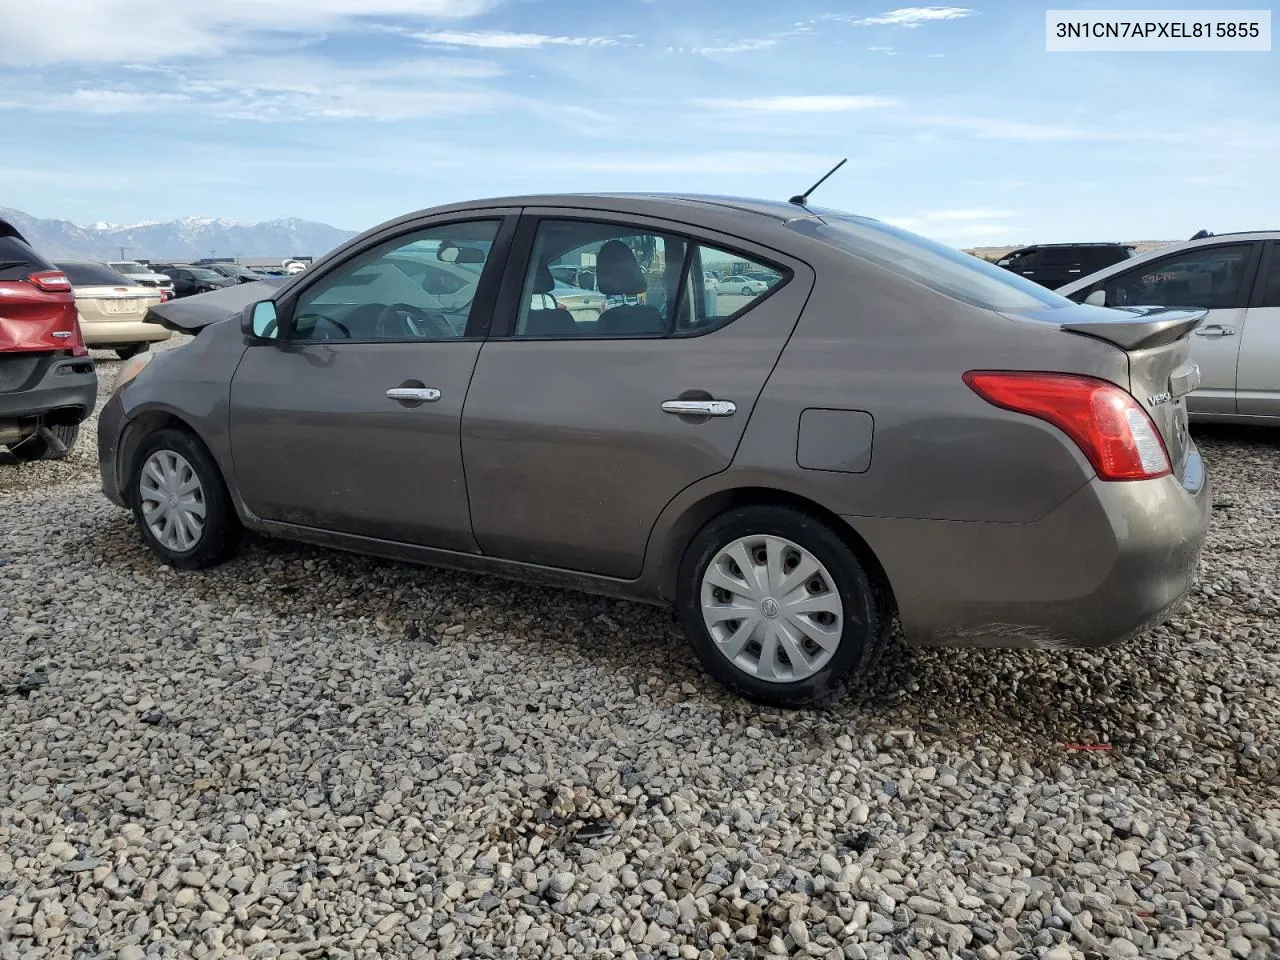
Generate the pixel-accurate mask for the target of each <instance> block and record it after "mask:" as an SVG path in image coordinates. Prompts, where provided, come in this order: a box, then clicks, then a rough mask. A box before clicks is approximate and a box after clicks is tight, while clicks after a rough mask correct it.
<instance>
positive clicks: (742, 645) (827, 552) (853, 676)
mask: <svg viewBox="0 0 1280 960" xmlns="http://www.w3.org/2000/svg"><path fill="white" fill-rule="evenodd" d="M678 576H679V584H678V590H677V605H678V607H679V614H680V619H681V623H682V625H683V626H684V630H685V633H686V635H687V636H688V638H689V642H690V643H691V644H692V646H693V649H694V651H695V652H696V653H697V655H698V658H699V660H701V661H702V665H703V666H704V667H705V668H706V669H707V671H708V672H709V673H710V674H711V675H712V676H713V677H715V678H716V679H717V680H719V681H720V682H721V683H722V684H724V685H725V686H726V687H728V688H729V689H730V690H733V691H734V692H736V693H739V694H742V695H743V696H746V697H749V698H750V699H753V700H758V701H762V702H765V703H772V704H778V705H780V706H793V707H795V706H804V705H806V704H812V703H817V702H822V701H827V700H833V699H836V698H838V697H840V696H842V695H844V694H845V693H846V692H847V691H848V690H850V689H851V688H852V687H853V686H855V685H856V684H857V683H858V682H859V681H860V680H862V679H863V678H864V677H865V676H866V675H867V674H868V673H869V672H870V670H871V668H872V667H873V666H874V664H875V662H876V661H877V660H878V659H879V656H880V654H881V653H882V652H883V651H884V649H885V647H886V646H887V645H888V642H889V636H890V634H889V616H888V613H889V611H888V610H887V603H886V601H885V599H884V596H883V591H881V590H880V589H879V588H878V587H877V585H876V583H875V581H874V580H873V579H872V577H871V576H870V575H869V574H868V572H867V570H866V569H865V567H864V566H863V564H862V563H861V562H860V561H859V559H858V557H857V555H856V554H855V553H854V551H853V550H852V549H850V547H849V545H848V544H846V543H845V542H844V540H842V539H841V538H840V536H839V535H837V534H836V533H835V532H834V531H833V530H831V529H830V528H829V527H828V526H827V525H826V524H824V523H823V522H822V521H821V520H819V519H817V518H816V517H813V516H811V515H809V514H806V513H804V512H802V511H799V510H793V509H790V508H786V507H768V506H752V507H743V508H739V509H735V510H731V511H729V512H727V513H725V514H722V515H721V516H719V517H717V518H716V519H715V520H712V521H711V522H710V523H708V524H707V525H706V526H705V527H703V528H702V530H700V531H699V532H698V533H697V534H696V535H695V536H694V538H693V541H692V542H691V543H690V544H689V547H688V549H687V550H686V552H685V556H684V559H683V561H682V562H681V565H680V572H679V574H678Z"/></svg>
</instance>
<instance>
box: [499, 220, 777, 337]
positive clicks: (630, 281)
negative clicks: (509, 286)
mask: <svg viewBox="0 0 1280 960" xmlns="http://www.w3.org/2000/svg"><path fill="white" fill-rule="evenodd" d="M786 278H787V275H786V274H785V273H784V272H783V271H781V270H779V269H776V268H774V267H772V266H770V265H768V264H764V263H760V262H759V261H756V260H753V259H751V258H749V257H745V256H742V255H741V254H738V253H734V252H730V251H728V250H723V249H720V248H718V247H712V246H709V245H707V244H699V243H695V242H694V241H693V240H692V239H690V238H688V237H683V236H679V235H676V234H669V233H665V232H656V231H650V230H646V229H644V228H640V227H634V226H626V225H623V224H617V223H607V222H598V221H591V220H557V219H551V218H548V219H546V220H543V221H541V222H540V223H539V224H538V233H537V236H536V238H535V240H534V245H533V256H532V257H531V258H530V260H529V266H528V270H527V271H526V275H525V286H524V293H523V295H522V296H521V298H520V313H519V315H518V316H517V319H516V329H515V335H516V336H517V337H549V338H554V339H564V338H568V337H594V338H600V339H614V338H619V337H662V336H671V335H676V336H679V335H682V334H683V335H696V334H701V333H709V332H710V331H712V330H714V329H716V328H717V327H720V326H723V325H724V324H726V323H728V322H729V321H730V320H732V319H733V318H734V317H736V316H737V315H738V314H740V313H742V312H743V311H744V310H746V309H747V308H749V307H750V306H751V305H752V304H753V303H754V302H756V301H757V300H758V299H759V298H760V297H761V296H763V295H764V294H766V293H768V292H769V291H771V290H773V289H774V288H775V287H777V286H779V285H780V284H781V283H782V282H783V281H785V280H786Z"/></svg>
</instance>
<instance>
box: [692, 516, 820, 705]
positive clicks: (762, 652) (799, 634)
mask: <svg viewBox="0 0 1280 960" xmlns="http://www.w3.org/2000/svg"><path fill="white" fill-rule="evenodd" d="M702 619H703V622H704V623H705V624H706V626H707V630H708V632H709V633H710V634H711V639H712V640H713V641H714V642H715V645H716V649H717V650H719V651H720V654H721V656H723V657H724V658H725V659H726V660H728V661H729V662H730V663H732V664H733V665H734V666H735V667H737V668H738V669H739V670H742V671H743V672H745V673H748V674H750V675H751V676H753V677H756V678H758V679H760V680H765V681H768V682H770V683H793V682H795V681H797V680H804V679H805V678H807V677H810V676H812V675H813V674H815V673H817V672H818V671H819V670H821V669H822V668H823V667H825V666H826V665H827V663H828V662H829V661H830V660H831V658H832V656H834V655H835V652H836V650H837V649H838V648H839V646H840V637H841V634H842V633H843V632H844V604H843V603H841V601H840V594H839V593H838V592H837V590H836V585H835V581H834V580H833V579H832V577H831V574H830V573H828V572H827V568H826V567H825V566H823V565H822V563H821V562H820V561H819V560H818V559H817V558H816V557H815V556H813V555H812V554H811V553H809V552H808V551H807V550H805V549H804V548H803V547H800V546H798V545H796V544H794V543H792V542H791V541H790V540H787V539H785V538H783V537H773V536H763V535H761V536H751V537H743V538H742V539H740V540H735V541H734V542H733V543H730V544H728V545H727V546H726V547H724V548H723V549H722V550H721V551H720V552H719V553H717V554H716V555H715V556H714V557H713V558H712V559H711V562H710V563H709V564H708V565H707V569H706V572H705V573H703V575H702Z"/></svg>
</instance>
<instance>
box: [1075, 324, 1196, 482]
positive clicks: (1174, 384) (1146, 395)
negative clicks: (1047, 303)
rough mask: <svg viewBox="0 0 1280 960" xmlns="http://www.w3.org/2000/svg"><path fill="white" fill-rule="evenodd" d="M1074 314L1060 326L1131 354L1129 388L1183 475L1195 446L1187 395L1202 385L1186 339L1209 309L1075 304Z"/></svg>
mask: <svg viewBox="0 0 1280 960" xmlns="http://www.w3.org/2000/svg"><path fill="white" fill-rule="evenodd" d="M1086 310H1087V311H1088V312H1087V313H1084V312H1083V311H1086ZM1071 313H1072V314H1073V316H1072V317H1070V318H1067V319H1066V322H1064V323H1062V325H1061V326H1062V329H1063V330H1064V331H1065V332H1067V333H1073V334H1078V335H1081V336H1086V337H1093V338H1095V339H1098V340H1103V341H1105V342H1107V343H1110V344H1113V345H1114V346H1116V347H1119V348H1120V349H1121V350H1123V351H1124V352H1125V353H1126V354H1127V355H1128V357H1129V384H1128V388H1129V392H1130V393H1132V394H1133V396H1134V397H1135V398H1136V399H1137V401H1138V403H1140V404H1141V405H1142V408H1143V409H1144V410H1146V412H1147V414H1148V415H1149V416H1150V417H1151V419H1152V421H1153V422H1154V423H1155V425H1156V427H1157V428H1158V429H1159V431H1160V435H1161V437H1163V439H1164V445H1165V449H1167V450H1168V451H1169V460H1170V462H1171V463H1172V465H1173V472H1174V474H1175V475H1176V476H1177V477H1178V478H1179V479H1182V478H1183V477H1184V474H1185V470H1186V464H1187V453H1188V451H1189V450H1190V449H1191V442H1190V439H1189V436H1188V433H1187V395H1188V394H1189V393H1191V392H1192V391H1193V390H1195V389H1196V388H1197V387H1199V386H1200V368H1199V367H1198V366H1197V365H1196V363H1195V361H1193V360H1192V359H1191V342H1190V340H1189V339H1188V338H1189V335H1190V334H1191V331H1192V330H1194V329H1195V328H1196V327H1197V326H1199V324H1200V321H1201V320H1203V319H1204V317H1205V313H1206V311H1204V310H1188V309H1180V308H1176V309H1170V308H1165V307H1138V308H1130V309H1126V310H1108V309H1104V308H1100V307H1096V308H1095V307H1077V308H1075V309H1072V310H1071Z"/></svg>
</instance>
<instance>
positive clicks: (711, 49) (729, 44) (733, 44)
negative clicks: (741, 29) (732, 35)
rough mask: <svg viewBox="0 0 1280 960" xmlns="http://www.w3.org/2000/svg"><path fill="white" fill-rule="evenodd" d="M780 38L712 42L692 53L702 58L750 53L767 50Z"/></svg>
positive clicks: (780, 39) (774, 45) (776, 43)
mask: <svg viewBox="0 0 1280 960" xmlns="http://www.w3.org/2000/svg"><path fill="white" fill-rule="evenodd" d="M782 39H783V38H782V37H758V38H756V39H754V40H713V41H711V45H710V46H706V47H694V48H693V52H694V53H700V54H703V55H704V56H715V55H716V54H721V53H751V52H752V51H753V50H768V49H769V48H770V47H776V46H777V45H778V44H779V43H781V42H782Z"/></svg>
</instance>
